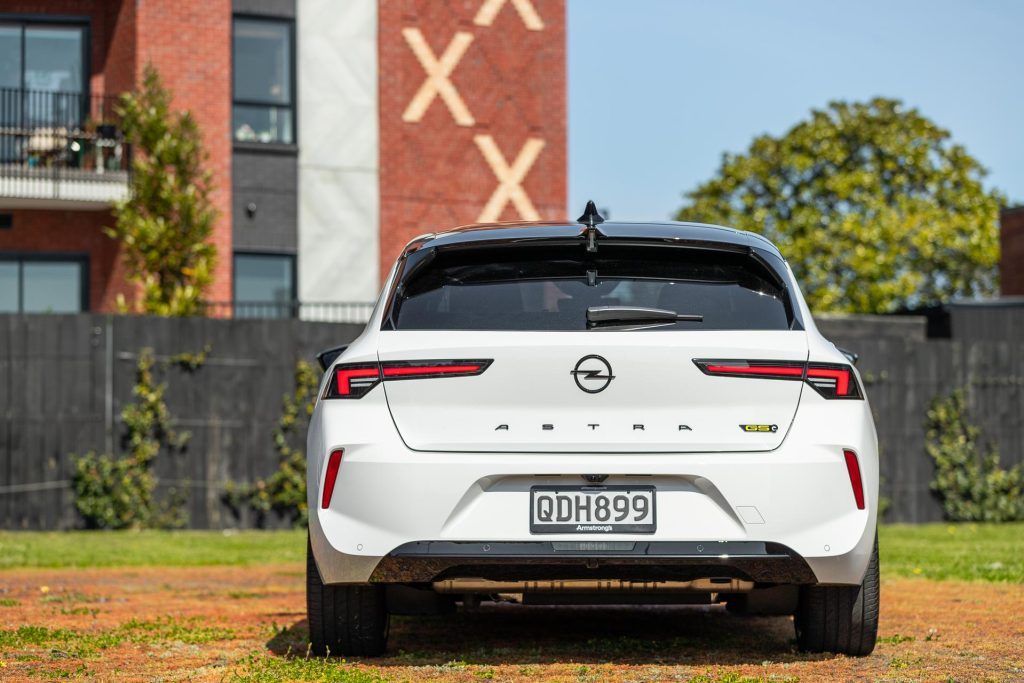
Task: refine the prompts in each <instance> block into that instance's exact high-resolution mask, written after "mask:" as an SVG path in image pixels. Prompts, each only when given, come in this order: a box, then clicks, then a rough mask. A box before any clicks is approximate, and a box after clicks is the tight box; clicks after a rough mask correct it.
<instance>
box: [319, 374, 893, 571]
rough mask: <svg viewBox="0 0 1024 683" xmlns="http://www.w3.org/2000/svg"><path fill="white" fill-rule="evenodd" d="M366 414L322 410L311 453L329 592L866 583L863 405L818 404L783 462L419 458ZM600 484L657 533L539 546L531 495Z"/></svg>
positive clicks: (804, 412)
mask: <svg viewBox="0 0 1024 683" xmlns="http://www.w3.org/2000/svg"><path fill="white" fill-rule="evenodd" d="M812 398H813V397H812ZM358 403H359V404H360V405H359V411H358V412H359V413H360V414H359V415H356V414H354V413H352V412H350V413H349V414H347V415H345V418H346V419H340V416H335V417H333V418H330V419H327V418H328V417H330V416H327V417H325V416H324V415H323V413H322V412H321V407H322V403H321V406H318V410H317V412H316V413H315V414H314V416H313V420H312V422H311V428H310V435H309V441H308V445H307V448H308V450H307V453H309V471H308V480H307V484H308V491H309V505H310V507H309V509H310V512H311V514H310V538H311V540H312V547H313V552H314V556H315V557H316V560H317V565H318V567H319V569H320V574H321V576H322V578H323V580H324V582H325V583H328V584H341V583H367V582H383V583H419V582H429V581H433V580H439V579H445V578H453V577H454V575H455V574H458V575H459V576H462V577H472V578H494V579H495V580H528V579H533V578H536V579H548V578H550V579H556V580H557V579H566V580H568V579H573V578H587V579H589V578H615V579H637V580H640V579H644V578H646V579H647V580H659V579H658V577H663V578H662V580H687V579H690V578H705V577H713V576H733V577H737V578H743V579H747V580H753V581H756V582H759V583H793V584H806V583H823V584H845V585H853V584H858V583H860V581H861V579H862V578H863V576H864V571H865V569H866V568H867V564H868V561H869V558H870V555H871V550H872V546H873V543H874V536H875V522H876V510H877V491H878V458H877V446H876V440H875V433H874V427H873V425H872V423H871V419H870V411H869V408H868V406H867V403H866V402H863V401H847V402H842V403H843V405H839V406H837V405H835V403H834V402H833V403H832V404H831V405H828V406H827V411H825V410H824V408H825V407H826V406H820V408H821V409H820V410H819V409H818V408H819V406H816V405H815V403H814V402H812V401H805V402H804V403H803V404H802V405H801V408H800V410H799V413H798V417H797V419H796V421H795V422H794V424H793V427H792V429H791V430H790V432H789V434H788V436H787V438H786V440H785V441H784V442H783V444H782V445H781V446H780V447H779V448H777V449H776V450H774V451H771V452H766V453H681V454H661V453H659V454H644V453H636V454H601V453H595V454H574V453H529V454H517V453H436V452H422V451H412V450H410V449H409V448H407V447H406V446H405V444H404V443H402V441H401V439H400V438H398V435H397V433H396V432H395V429H394V425H393V423H391V421H390V416H389V414H388V413H387V410H386V407H385V406H383V405H380V406H374V404H373V403H374V398H373V395H372V394H371V395H369V396H367V397H365V398H364V399H362V400H361V401H359V402H358ZM819 403H821V404H823V403H824V401H819ZM346 408H348V409H349V410H350V411H351V409H352V408H354V406H351V407H350V406H346ZM335 448H344V449H345V454H344V458H343V460H342V464H341V468H340V471H339V474H338V479H337V484H336V487H335V489H334V497H333V500H332V503H331V506H330V507H329V508H328V509H321V508H320V505H319V503H320V500H319V492H320V487H321V485H322V483H323V476H324V472H323V470H324V467H323V463H324V461H325V460H326V455H327V454H328V453H330V452H331V450H333V449H335ZM844 448H852V449H853V450H855V451H856V452H857V454H858V459H859V461H860V466H861V471H862V478H863V481H864V491H865V497H866V499H867V507H866V509H865V510H858V509H857V508H856V505H855V503H854V497H853V494H852V491H851V485H850V479H849V476H848V473H847V470H846V465H845V461H844V458H843V454H842V452H843V449H844ZM587 473H601V474H607V475H608V480H607V483H608V484H630V485H644V486H654V487H655V488H656V490H657V494H658V501H657V510H658V528H657V531H656V532H655V533H654V534H651V535H644V536H640V535H627V534H608V535H601V534H585V535H570V534H564V535H563V534H551V535H543V536H538V535H534V534H531V533H530V528H529V519H528V512H529V490H530V487H531V486H535V485H539V484H582V483H583V480H582V478H581V476H580V475H582V474H587ZM580 541H592V542H594V543H608V542H613V543H623V544H629V549H628V550H616V551H614V552H609V551H607V550H602V549H601V546H600V545H596V546H594V549H593V550H587V551H585V552H583V551H580V552H575V553H573V552H570V551H566V550H565V549H558V546H557V545H556V544H564V543H572V542H577V543H578V542H580ZM485 546H486V547H487V549H485ZM697 546H702V549H700V550H698V549H697ZM562 547H563V548H565V547H567V546H562ZM620 547H625V546H620ZM723 555H724V556H725V557H722V556H723Z"/></svg>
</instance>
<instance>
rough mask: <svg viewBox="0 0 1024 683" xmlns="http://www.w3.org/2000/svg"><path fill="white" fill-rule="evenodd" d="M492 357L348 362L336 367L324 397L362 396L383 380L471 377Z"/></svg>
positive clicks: (486, 366) (481, 370) (479, 372)
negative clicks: (480, 358) (485, 358)
mask: <svg viewBox="0 0 1024 683" xmlns="http://www.w3.org/2000/svg"><path fill="white" fill-rule="evenodd" d="M491 362H492V361H491V360H422V361H419V360H417V361H385V362H383V363H346V364H342V365H337V366H335V368H334V377H333V379H332V380H331V381H330V382H328V383H327V388H326V389H325V391H324V398H362V397H363V396H365V395H366V394H367V393H369V391H370V390H371V389H373V388H374V387H375V386H377V385H378V384H379V383H380V382H381V381H382V380H388V381H390V380H404V379H428V378H431V377H468V376H472V375H479V374H481V373H482V372H483V371H484V370H486V369H487V368H488V367H489V366H490V364H491Z"/></svg>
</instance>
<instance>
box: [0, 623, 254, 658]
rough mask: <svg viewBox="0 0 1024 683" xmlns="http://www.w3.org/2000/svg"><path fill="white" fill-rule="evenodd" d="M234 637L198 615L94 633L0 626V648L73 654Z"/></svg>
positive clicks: (41, 627) (80, 655) (118, 627)
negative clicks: (124, 645)
mask: <svg viewBox="0 0 1024 683" xmlns="http://www.w3.org/2000/svg"><path fill="white" fill-rule="evenodd" d="M234 637H235V634H234V631H232V630H231V629H228V628H220V627H216V626H206V625H204V624H203V623H202V622H201V621H200V620H199V619H175V618H173V617H161V618H158V619H155V620H153V621H139V620H137V619H131V620H130V621H128V622H126V623H124V624H121V625H120V626H117V627H115V628H113V629H109V630H106V631H100V632H98V633H93V632H81V631H73V630H70V629H66V628H58V629H51V628H48V627H46V626H21V627H19V628H17V629H11V630H0V652H2V651H4V650H10V649H18V648H25V647H44V646H46V647H49V648H59V649H60V650H64V651H67V652H68V653H69V654H73V655H74V656H76V657H88V656H95V655H96V654H98V652H99V651H100V650H106V649H108V648H111V647H115V646H117V645H120V644H121V643H124V642H131V643H150V644H157V645H163V644H167V643H184V644H185V645H202V644H204V643H210V642H213V641H217V640H231V639H232V638H234Z"/></svg>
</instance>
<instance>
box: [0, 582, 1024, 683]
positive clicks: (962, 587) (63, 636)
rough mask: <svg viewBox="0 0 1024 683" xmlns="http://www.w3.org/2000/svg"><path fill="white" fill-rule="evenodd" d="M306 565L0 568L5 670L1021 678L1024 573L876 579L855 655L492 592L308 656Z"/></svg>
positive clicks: (174, 674)
mask: <svg viewBox="0 0 1024 683" xmlns="http://www.w3.org/2000/svg"><path fill="white" fill-rule="evenodd" d="M303 590H304V586H303V572H302V568H301V567H299V566H295V565H285V566H263V567H249V568H233V567H217V568H185V569H167V568H143V569H118V570H111V569H100V570H62V571H53V570H19V571H5V572H0V680H4V681H8V680H11V681H17V680H40V679H47V678H84V677H87V676H88V677H92V679H93V680H118V681H127V680H139V681H142V680H145V681H152V680H196V681H220V680H228V681H230V680H253V681H271V680H326V681H343V682H345V681H348V682H356V683H361V682H364V681H375V680H381V679H383V680H434V681H477V680H488V679H493V680H512V679H527V678H528V679H532V680H541V681H605V680H642V681H654V680H689V679H695V680H698V681H709V680H722V681H744V680H801V681H813V680H855V679H856V680H863V679H872V680H874V679H883V680H946V679H947V678H949V677H951V678H953V679H955V680H986V679H988V680H997V681H1003V680H1024V617H1022V616H1021V615H1024V587H1022V586H1020V585H1008V584H984V583H958V582H931V581H926V580H914V579H909V580H908V579H902V580H891V581H885V582H883V600H882V618H881V627H880V633H879V635H880V642H879V644H878V647H877V648H876V650H875V653H874V654H873V655H872V656H870V657H867V658H864V659H851V658H846V657H833V656H822V655H813V656H808V655H801V654H797V653H796V652H795V650H794V646H793V627H792V621H791V620H790V619H785V618H760V619H742V618H738V617H732V616H730V615H728V614H727V613H726V612H725V610H724V609H722V608H721V607H671V608H631V609H624V608H547V607H532V608H522V607H518V606H493V607H487V606H485V607H484V608H482V609H481V610H479V611H478V612H474V613H459V614H456V615H453V616H449V617H435V618H419V619H416V618H401V619H393V620H392V625H391V639H390V644H389V651H388V655H387V656H386V657H384V658H381V659H376V660H367V661H365V662H340V661H329V662H324V661H322V660H312V661H310V660H306V659H305V658H304V654H305V636H306V623H305V613H304V594H303Z"/></svg>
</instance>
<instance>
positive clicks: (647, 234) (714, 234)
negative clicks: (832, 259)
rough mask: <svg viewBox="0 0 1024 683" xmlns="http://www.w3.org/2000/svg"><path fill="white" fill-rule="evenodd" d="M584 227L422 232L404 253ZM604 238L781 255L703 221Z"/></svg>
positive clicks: (645, 226) (576, 234)
mask: <svg viewBox="0 0 1024 683" xmlns="http://www.w3.org/2000/svg"><path fill="white" fill-rule="evenodd" d="M586 230H587V227H586V226H582V227H581V226H580V225H579V224H572V223H489V224H481V225H467V226H464V227H460V228H454V229H452V230H448V231H445V232H439V233H432V234H429V235H423V236H422V237H419V238H417V239H415V240H413V241H412V242H410V243H409V245H408V246H407V247H406V249H405V253H406V254H408V253H410V252H414V251H419V250H420V249H424V248H444V247H455V246H459V245H466V246H469V245H472V244H478V243H486V242H506V243H525V242H532V241H544V240H552V239H571V238H580V239H584V238H585V235H586ZM601 237H602V239H603V240H608V241H616V240H652V241H658V240H661V241H665V242H669V243H678V244H685V243H694V246H697V245H698V244H700V243H705V244H709V245H710V244H716V243H717V244H721V245H729V246H734V247H748V248H755V247H756V248H759V249H765V250H767V251H769V252H771V253H774V254H776V255H777V256H779V257H780V258H781V257H782V254H781V253H779V250H778V248H777V247H776V246H775V245H774V244H772V243H771V242H769V241H768V240H767V239H765V238H764V237H762V236H761V235H758V234H756V233H752V232H746V231H743V230H734V229H733V228H725V227H722V226H719V225H707V224H704V223H670V222H664V223H625V222H614V223H613V222H605V223H602V224H601Z"/></svg>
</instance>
